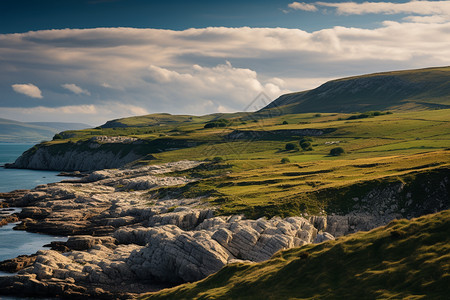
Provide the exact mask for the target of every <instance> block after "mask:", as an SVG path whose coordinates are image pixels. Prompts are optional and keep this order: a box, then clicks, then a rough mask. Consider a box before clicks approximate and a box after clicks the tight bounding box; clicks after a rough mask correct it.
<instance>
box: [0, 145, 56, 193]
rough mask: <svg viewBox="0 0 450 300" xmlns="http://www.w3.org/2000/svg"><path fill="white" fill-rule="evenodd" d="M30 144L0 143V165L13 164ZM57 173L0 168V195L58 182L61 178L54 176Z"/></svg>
mask: <svg viewBox="0 0 450 300" xmlns="http://www.w3.org/2000/svg"><path fill="white" fill-rule="evenodd" d="M32 146H33V145H32V144H6V143H0V165H4V164H5V163H13V162H14V161H15V160H16V158H17V157H19V156H20V155H21V154H22V153H23V152H24V151H26V150H28V149H29V148H31V147H32ZM58 173H59V172H54V171H39V170H23V169H5V168H2V167H0V193H4V192H10V191H12V190H17V189H32V188H34V187H35V186H37V185H40V184H45V183H50V182H58V181H61V180H62V179H63V178H62V177H58V176H56V175H57V174H58Z"/></svg>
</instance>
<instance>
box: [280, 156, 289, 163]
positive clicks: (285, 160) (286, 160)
mask: <svg viewBox="0 0 450 300" xmlns="http://www.w3.org/2000/svg"><path fill="white" fill-rule="evenodd" d="M290 162H291V161H290V160H289V158H287V157H283V158H282V159H281V163H282V164H287V163H290Z"/></svg>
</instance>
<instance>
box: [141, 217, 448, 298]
mask: <svg viewBox="0 0 450 300" xmlns="http://www.w3.org/2000/svg"><path fill="white" fill-rule="evenodd" d="M449 232H450V211H448V210H447V211H442V212H440V213H437V214H432V215H426V216H423V217H420V218H417V219H413V220H410V221H408V220H403V219H402V220H396V221H393V222H391V223H390V224H388V225H387V226H385V227H380V228H377V229H374V230H372V231H369V232H359V233H356V234H352V235H348V236H345V237H341V238H339V239H337V240H335V241H328V242H326V243H322V244H318V245H306V246H303V247H301V248H294V249H289V250H284V251H281V252H279V253H277V254H275V256H274V257H273V258H272V259H270V260H268V261H266V262H262V263H237V264H232V265H229V266H226V267H224V268H223V269H222V270H221V271H219V272H218V273H216V274H214V275H211V276H209V277H207V278H206V279H204V280H201V281H198V282H194V283H188V284H184V285H181V286H178V287H175V288H172V289H166V290H162V291H160V292H158V293H153V294H149V295H146V296H143V297H142V299H319V298H320V299H342V298H349V299H375V298H383V299H387V298H389V299H391V298H394V299H400V298H402V299H405V298H407V299H422V298H423V299H425V298H427V299H445V298H446V297H447V296H448V295H449V294H450V284H449V283H450V254H449V253H450V235H449Z"/></svg>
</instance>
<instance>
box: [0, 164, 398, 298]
mask: <svg viewBox="0 0 450 300" xmlns="http://www.w3.org/2000/svg"><path fill="white" fill-rule="evenodd" d="M204 164H213V162H203V161H179V162H173V163H166V164H162V165H148V166H144V167H136V168H132V169H105V170H99V171H94V172H91V173H89V174H84V175H83V177H81V178H77V179H73V180H66V181H62V182H57V183H50V184H45V185H40V186H37V187H35V188H34V189H31V190H18V191H13V192H10V193H2V194H0V198H1V197H3V198H5V200H4V202H5V203H7V204H8V205H11V206H17V207H21V208H22V210H21V212H20V213H18V214H17V217H18V218H19V220H20V221H21V222H22V223H21V225H20V226H19V229H20V230H26V231H28V232H39V233H46V234H59V235H67V236H69V238H68V240H67V241H66V242H60V243H53V244H52V245H51V246H52V250H41V251H38V252H37V253H36V255H35V257H34V260H33V261H32V262H29V263H27V264H24V265H22V267H20V268H18V273H17V274H16V275H14V276H10V277H8V278H7V279H6V278H5V277H0V295H2V294H14V295H19V294H20V295H22V296H23V295H24V294H23V293H24V291H23V287H26V288H27V290H31V291H34V292H33V293H35V294H27V295H26V296H35V295H39V296H45V297H55V296H58V297H59V296H61V297H72V298H79V297H91V298H104V299H111V298H112V297H114V298H117V299H128V298H133V297H136V296H137V295H138V294H140V293H144V292H150V291H155V289H156V290H157V289H161V288H164V287H170V286H175V285H178V284H181V283H184V282H193V281H197V280H199V279H203V278H205V277H207V276H208V275H210V274H213V273H215V272H217V271H219V270H220V269H221V268H222V267H223V266H225V265H228V264H230V263H236V262H248V261H251V262H261V261H265V260H267V259H269V258H271V257H272V255H273V254H274V253H276V252H277V251H279V250H282V249H288V248H292V247H298V246H302V245H306V244H310V243H321V242H324V241H327V240H333V239H335V237H339V236H342V235H346V234H349V233H352V232H356V231H361V230H364V231H365V230H370V229H373V228H375V227H378V226H381V225H385V224H387V223H388V222H389V221H391V220H393V219H396V218H401V217H402V216H401V215H397V214H386V215H383V216H381V215H371V214H369V213H363V212H353V213H351V214H347V215H328V216H309V217H307V218H303V217H287V218H280V217H273V218H271V219H267V218H260V219H257V220H252V219H246V218H245V217H244V216H242V215H231V216H217V215H216V212H215V210H216V208H215V207H214V206H211V205H210V204H208V203H207V202H206V201H204V199H203V198H201V197H200V198H192V199H186V198H178V197H177V196H172V197H170V195H165V196H164V197H159V198H158V197H156V196H154V195H153V194H152V193H150V192H149V191H154V190H157V189H159V188H165V187H177V186H183V185H185V184H188V183H191V182H194V181H196V180H197V179H192V178H186V177H184V176H176V175H174V174H177V172H179V171H185V170H190V169H193V168H196V167H198V166H200V165H204Z"/></svg>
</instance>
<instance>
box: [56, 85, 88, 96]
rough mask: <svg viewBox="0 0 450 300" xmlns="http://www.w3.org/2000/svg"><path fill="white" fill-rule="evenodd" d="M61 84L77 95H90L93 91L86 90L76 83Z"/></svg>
mask: <svg viewBox="0 0 450 300" xmlns="http://www.w3.org/2000/svg"><path fill="white" fill-rule="evenodd" d="M61 86H62V87H63V88H65V89H67V90H69V91H71V92H72V93H74V94H77V95H80V94H84V95H88V96H90V95H91V93H90V92H89V91H88V90H84V89H82V88H81V87H79V86H78V85H76V84H74V83H65V84H61Z"/></svg>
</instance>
